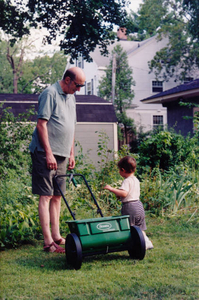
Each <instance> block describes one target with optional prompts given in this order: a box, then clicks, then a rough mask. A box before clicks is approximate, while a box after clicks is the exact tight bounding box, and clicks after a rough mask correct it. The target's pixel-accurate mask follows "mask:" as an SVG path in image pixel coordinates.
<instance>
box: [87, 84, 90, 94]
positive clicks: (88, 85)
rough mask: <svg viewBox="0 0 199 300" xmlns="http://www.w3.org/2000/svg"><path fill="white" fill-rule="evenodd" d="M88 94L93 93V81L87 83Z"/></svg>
mask: <svg viewBox="0 0 199 300" xmlns="http://www.w3.org/2000/svg"><path fill="white" fill-rule="evenodd" d="M87 95H91V82H88V83H87Z"/></svg>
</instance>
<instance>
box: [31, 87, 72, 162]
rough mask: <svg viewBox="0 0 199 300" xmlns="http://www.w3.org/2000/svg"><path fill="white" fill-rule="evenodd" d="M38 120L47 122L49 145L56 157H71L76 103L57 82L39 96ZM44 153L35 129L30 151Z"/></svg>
mask: <svg viewBox="0 0 199 300" xmlns="http://www.w3.org/2000/svg"><path fill="white" fill-rule="evenodd" d="M37 118H38V119H45V120H47V121H48V122H47V129H48V138H49V143H50V146H51V149H52V152H53V154H54V155H59V156H63V157H70V151H71V147H72V143H73V138H74V132H75V123H76V101H75V96H74V95H73V94H68V95H67V94H65V93H64V92H63V91H62V88H61V86H60V84H59V82H58V81H57V82H56V83H55V84H53V85H51V86H49V87H48V88H47V89H45V90H44V91H43V92H42V93H41V95H40V96H39V108H38V116H37ZM35 148H37V150H38V151H44V149H43V148H42V145H41V144H40V142H39V137H38V132H37V128H35V130H34V132H33V136H32V141H31V143H30V146H29V149H30V151H31V152H32V153H33V152H34V150H35Z"/></svg>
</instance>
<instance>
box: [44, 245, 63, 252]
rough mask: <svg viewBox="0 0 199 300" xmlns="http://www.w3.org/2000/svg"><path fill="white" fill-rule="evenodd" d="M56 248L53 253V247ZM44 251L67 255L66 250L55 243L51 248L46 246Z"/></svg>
mask: <svg viewBox="0 0 199 300" xmlns="http://www.w3.org/2000/svg"><path fill="white" fill-rule="evenodd" d="M52 246H54V247H55V250H54V251H51V249H50V248H51V247H52ZM44 251H45V252H52V253H54V252H55V253H65V249H64V248H62V247H60V246H58V245H57V244H56V243H55V242H52V243H51V244H50V245H49V246H44Z"/></svg>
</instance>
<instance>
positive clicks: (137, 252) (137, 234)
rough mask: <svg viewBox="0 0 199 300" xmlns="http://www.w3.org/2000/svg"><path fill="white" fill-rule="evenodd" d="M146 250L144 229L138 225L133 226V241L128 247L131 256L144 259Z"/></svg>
mask: <svg viewBox="0 0 199 300" xmlns="http://www.w3.org/2000/svg"><path fill="white" fill-rule="evenodd" d="M145 252H146V245H145V239H144V235H143V233H142V230H141V229H140V228H139V227H138V226H131V243H130V245H129V249H128V253H129V255H130V257H131V258H134V259H139V260H142V259H143V258H144V256H145Z"/></svg>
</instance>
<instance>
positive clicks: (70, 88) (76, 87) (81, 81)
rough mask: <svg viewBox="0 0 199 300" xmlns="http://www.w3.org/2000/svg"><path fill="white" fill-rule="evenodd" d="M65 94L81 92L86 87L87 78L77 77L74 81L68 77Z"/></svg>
mask: <svg viewBox="0 0 199 300" xmlns="http://www.w3.org/2000/svg"><path fill="white" fill-rule="evenodd" d="M64 82H65V87H64V92H65V93H66V94H74V93H75V92H79V91H80V89H81V87H83V86H85V78H83V77H82V78H81V77H78V76H76V78H75V80H72V79H71V78H70V77H66V78H65V80H64Z"/></svg>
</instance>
